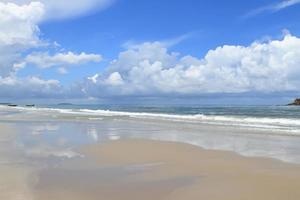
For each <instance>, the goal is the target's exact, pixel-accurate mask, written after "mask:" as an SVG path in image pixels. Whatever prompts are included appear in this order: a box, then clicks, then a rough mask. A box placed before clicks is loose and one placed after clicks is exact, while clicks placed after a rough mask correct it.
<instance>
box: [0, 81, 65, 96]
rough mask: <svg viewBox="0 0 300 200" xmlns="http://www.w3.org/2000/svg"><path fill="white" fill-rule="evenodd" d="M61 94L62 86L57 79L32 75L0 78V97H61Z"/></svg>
mask: <svg viewBox="0 0 300 200" xmlns="http://www.w3.org/2000/svg"><path fill="white" fill-rule="evenodd" d="M63 95H64V93H63V88H62V86H61V85H60V82H59V81H57V80H43V79H40V78H38V77H34V76H32V77H26V78H17V77H15V76H10V77H6V78H0V97H2V98H10V97H13V98H42V97H63Z"/></svg>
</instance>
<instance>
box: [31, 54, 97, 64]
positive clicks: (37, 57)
mask: <svg viewBox="0 0 300 200" xmlns="http://www.w3.org/2000/svg"><path fill="white" fill-rule="evenodd" d="M101 60H102V56H101V55H98V54H86V53H84V52H82V53H80V54H76V53H73V52H67V53H56V54H54V55H49V54H48V53H45V52H36V53H32V54H30V55H28V56H27V57H26V58H25V62H26V63H28V64H33V65H36V66H37V67H39V68H49V67H57V66H62V65H79V64H84V63H88V62H100V61H101Z"/></svg>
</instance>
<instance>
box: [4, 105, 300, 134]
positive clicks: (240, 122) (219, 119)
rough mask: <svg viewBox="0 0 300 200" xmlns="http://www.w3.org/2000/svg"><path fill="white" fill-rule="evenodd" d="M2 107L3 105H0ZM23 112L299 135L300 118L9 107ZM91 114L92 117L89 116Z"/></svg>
mask: <svg viewBox="0 0 300 200" xmlns="http://www.w3.org/2000/svg"><path fill="white" fill-rule="evenodd" d="M0 108H4V107H0ZM5 109H6V110H7V109H8V108H7V107H5ZM9 109H10V110H12V109H16V110H19V111H25V112H38V113H40V112H42V113H43V114H45V113H51V115H53V114H54V113H55V114H57V115H59V114H63V115H75V116H78V115H80V116H87V117H88V119H89V120H95V119H99V120H102V119H103V117H130V118H145V119H153V120H170V121H180V122H192V123H207V124H217V125H230V126H242V127H249V128H259V129H268V130H280V131H285V132H289V134H292V135H300V119H297V118H280V117H278V118H271V117H247V116H221V115H203V114H195V115H180V114H164V113H145V112H123V111H111V110H89V109H58V108H37V107H35V108H25V107H16V108H9ZM91 116H92V117H91Z"/></svg>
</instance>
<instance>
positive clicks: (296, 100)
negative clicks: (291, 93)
mask: <svg viewBox="0 0 300 200" xmlns="http://www.w3.org/2000/svg"><path fill="white" fill-rule="evenodd" d="M288 106H300V99H295V100H294V102H293V103H289V104H288Z"/></svg>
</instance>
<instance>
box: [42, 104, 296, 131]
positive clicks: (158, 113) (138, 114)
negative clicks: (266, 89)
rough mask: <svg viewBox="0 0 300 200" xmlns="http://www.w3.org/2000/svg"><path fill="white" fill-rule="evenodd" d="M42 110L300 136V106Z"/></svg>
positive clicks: (55, 107) (57, 107)
mask: <svg viewBox="0 0 300 200" xmlns="http://www.w3.org/2000/svg"><path fill="white" fill-rule="evenodd" d="M40 108H44V109H46V108H48V109H53V110H57V111H59V112H61V113H69V114H79V115H88V116H90V115H93V116H99V117H101V116H123V117H135V118H153V119H160V120H177V121H183V122H190V123H207V124H216V125H225V126H226V125H227V126H240V127H249V128H257V129H266V130H271V131H281V132H285V133H286V134H292V135H297V134H299V135H300V107H297V106H188V105H178V106H167V105H162V106H133V105H46V106H45V105H44V106H40Z"/></svg>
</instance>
